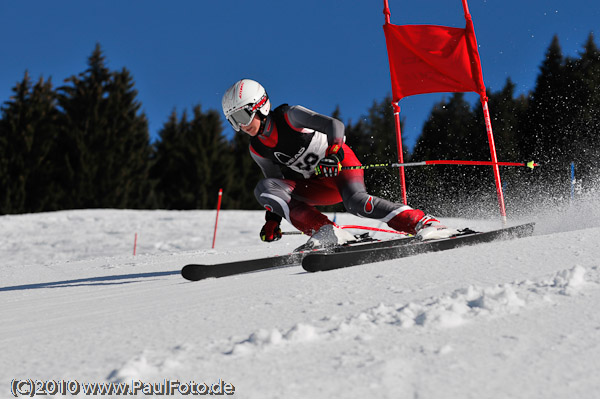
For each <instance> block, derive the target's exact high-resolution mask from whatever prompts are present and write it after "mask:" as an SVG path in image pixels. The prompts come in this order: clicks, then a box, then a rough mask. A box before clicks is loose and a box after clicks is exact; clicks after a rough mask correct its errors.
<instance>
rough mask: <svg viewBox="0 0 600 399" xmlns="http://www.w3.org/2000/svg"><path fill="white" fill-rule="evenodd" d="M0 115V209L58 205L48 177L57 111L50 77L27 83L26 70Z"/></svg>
mask: <svg viewBox="0 0 600 399" xmlns="http://www.w3.org/2000/svg"><path fill="white" fill-rule="evenodd" d="M13 92H14V95H13V97H12V98H11V100H10V101H8V102H6V103H5V104H4V105H3V106H2V119H1V120H0V213H22V212H39V211H48V210H55V209H59V208H60V205H59V202H60V197H61V194H62V192H61V190H60V187H58V186H57V184H56V181H55V179H54V176H55V173H56V172H57V171H56V168H55V167H54V164H53V158H52V157H53V151H54V150H55V149H56V138H57V131H58V129H57V126H58V119H59V114H58V111H57V108H56V94H55V92H54V91H53V89H52V83H51V81H50V80H47V81H44V80H43V78H40V79H39V81H38V82H37V83H36V84H35V85H32V83H31V80H30V77H29V74H28V73H27V72H25V76H24V78H23V80H22V81H21V82H19V83H18V84H17V85H16V86H15V87H14V88H13Z"/></svg>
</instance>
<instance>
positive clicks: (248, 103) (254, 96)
mask: <svg viewBox="0 0 600 399" xmlns="http://www.w3.org/2000/svg"><path fill="white" fill-rule="evenodd" d="M221 105H222V106H223V113H224V114H225V117H226V118H227V120H228V121H229V123H231V126H233V128H234V129H235V131H236V132H239V131H240V125H244V126H245V125H249V124H250V122H252V119H254V115H256V112H257V111H260V113H261V114H262V115H264V116H267V115H268V114H269V111H270V110H271V102H270V101H269V96H268V95H267V92H266V91H265V89H264V87H262V86H261V85H260V83H258V82H255V81H254V80H250V79H242V80H240V81H239V82H236V83H235V84H234V85H233V86H231V87H230V88H229V90H227V91H226V92H225V94H224V95H223V100H222V102H221Z"/></svg>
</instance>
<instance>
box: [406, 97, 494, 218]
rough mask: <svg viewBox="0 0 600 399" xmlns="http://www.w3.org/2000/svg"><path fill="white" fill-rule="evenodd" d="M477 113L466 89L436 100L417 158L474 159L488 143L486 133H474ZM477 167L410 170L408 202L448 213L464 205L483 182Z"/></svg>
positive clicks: (416, 150)
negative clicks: (467, 100)
mask: <svg viewBox="0 0 600 399" xmlns="http://www.w3.org/2000/svg"><path fill="white" fill-rule="evenodd" d="M478 128H479V127H476V121H475V116H474V114H473V112H472V110H471V107H470V105H469V104H468V103H467V102H466V101H465V99H464V94H463V93H454V94H453V95H452V97H451V98H450V100H443V101H441V102H440V103H438V104H436V105H435V106H434V108H433V110H432V112H431V116H430V117H429V119H428V120H427V121H426V122H425V125H424V127H423V132H422V134H421V136H420V137H419V139H418V140H417V143H416V145H415V148H414V151H413V155H412V158H413V160H415V161H420V160H432V159H474V157H475V156H477V155H478V153H479V152H480V151H481V150H480V148H481V143H482V142H483V143H485V137H486V136H485V134H483V138H481V135H479V134H476V133H474V132H475V130H476V129H478ZM477 173H478V172H477V171H476V169H475V167H470V166H440V167H437V166H436V167H423V168H419V169H417V168H414V169H412V170H410V171H409V174H407V176H408V177H409V184H410V189H409V194H410V196H411V198H413V199H409V203H411V204H413V206H418V207H421V208H425V209H427V210H428V211H429V212H432V213H437V214H444V215H449V214H452V213H455V212H458V211H460V210H461V209H464V206H462V204H464V202H465V201H467V200H468V199H469V198H470V197H471V196H472V195H473V194H474V193H475V192H478V191H479V188H480V185H479V180H478V177H479V176H478V175H477Z"/></svg>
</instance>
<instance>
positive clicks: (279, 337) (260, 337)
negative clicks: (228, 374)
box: [226, 323, 319, 355]
mask: <svg viewBox="0 0 600 399" xmlns="http://www.w3.org/2000/svg"><path fill="white" fill-rule="evenodd" d="M318 336H319V333H318V332H317V329H316V328H315V327H314V326H312V325H309V324H303V323H299V324H296V325H295V326H293V327H292V328H291V329H289V330H288V331H287V332H285V333H282V332H281V331H280V330H278V329H271V330H266V329H261V330H258V331H257V332H255V333H252V334H251V335H250V336H249V337H248V339H245V340H243V341H241V342H238V343H236V344H234V345H233V348H232V349H231V350H230V351H228V352H226V354H229V355H243V354H247V353H250V352H252V351H253V350H255V349H257V348H266V347H270V346H278V345H284V344H285V343H287V342H304V341H310V340H312V339H315V338H317V337H318Z"/></svg>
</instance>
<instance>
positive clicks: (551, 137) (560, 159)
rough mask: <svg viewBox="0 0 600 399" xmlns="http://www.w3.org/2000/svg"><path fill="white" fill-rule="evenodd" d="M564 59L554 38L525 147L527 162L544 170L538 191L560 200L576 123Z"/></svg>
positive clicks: (533, 101)
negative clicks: (528, 160) (534, 163)
mask: <svg viewBox="0 0 600 399" xmlns="http://www.w3.org/2000/svg"><path fill="white" fill-rule="evenodd" d="M565 71H566V69H565V59H564V57H563V55H562V50H561V48H560V44H559V41H558V37H557V36H554V38H553V39H552V42H551V44H550V46H549V47H548V50H547V51H546V56H545V59H544V61H543V63H542V65H541V67H540V74H539V75H538V78H537V81H536V86H535V89H534V91H533V93H532V96H531V98H530V106H529V108H528V113H527V117H526V127H525V132H526V135H524V136H523V137H522V139H523V143H522V147H523V149H524V155H525V156H526V157H527V159H535V160H537V161H539V162H540V163H541V164H542V165H543V166H542V168H540V170H539V172H538V182H539V184H540V187H539V188H538V190H540V191H543V192H544V193H545V194H544V195H545V196H546V197H556V196H560V195H561V193H565V192H566V189H567V187H568V184H569V182H568V179H569V177H568V174H567V167H568V166H567V165H568V161H567V158H568V157H569V154H568V153H567V146H568V142H569V131H570V130H571V129H569V128H568V125H569V121H571V120H572V119H573V116H572V112H573V108H571V105H572V96H573V95H575V91H574V90H573V89H574V88H573V87H572V84H571V83H572V82H569V80H568V79H567V76H566V73H565Z"/></svg>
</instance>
